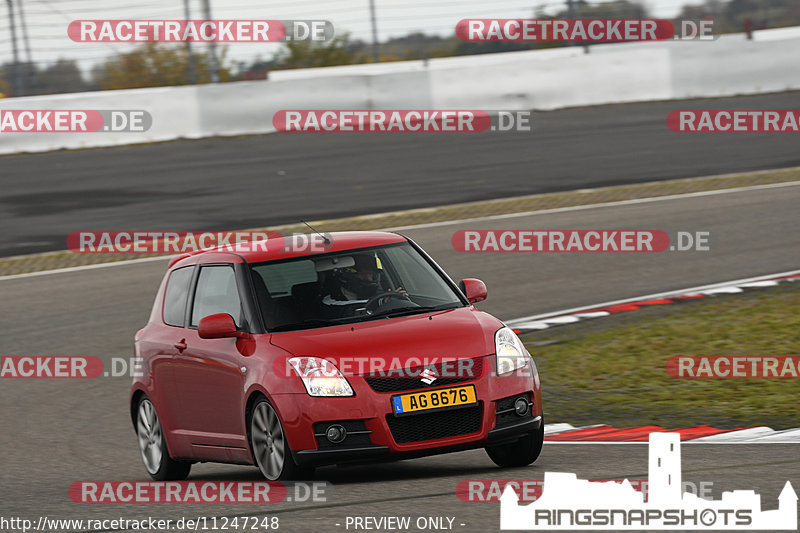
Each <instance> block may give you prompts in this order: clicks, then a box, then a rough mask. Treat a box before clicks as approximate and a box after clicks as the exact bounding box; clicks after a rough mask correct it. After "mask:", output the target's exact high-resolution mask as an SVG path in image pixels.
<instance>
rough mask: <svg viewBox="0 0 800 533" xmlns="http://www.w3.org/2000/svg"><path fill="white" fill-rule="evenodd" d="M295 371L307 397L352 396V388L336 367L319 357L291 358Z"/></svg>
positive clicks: (290, 361) (290, 362)
mask: <svg viewBox="0 0 800 533" xmlns="http://www.w3.org/2000/svg"><path fill="white" fill-rule="evenodd" d="M289 364H290V365H292V368H294V369H295V371H296V372H297V374H298V375H299V376H300V379H302V380H303V385H305V386H306V391H308V395H309V396H352V395H353V388H352V387H351V386H350V383H348V382H347V379H346V378H345V377H344V376H343V375H342V373H341V372H340V371H339V369H338V368H336V365H334V364H333V363H331V362H330V361H328V360H327V359H322V358H321V357H292V358H291V359H289Z"/></svg>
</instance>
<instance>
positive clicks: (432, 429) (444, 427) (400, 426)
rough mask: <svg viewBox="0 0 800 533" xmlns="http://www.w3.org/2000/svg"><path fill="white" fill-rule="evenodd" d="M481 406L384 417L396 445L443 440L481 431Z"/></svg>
mask: <svg viewBox="0 0 800 533" xmlns="http://www.w3.org/2000/svg"><path fill="white" fill-rule="evenodd" d="M481 412H482V409H481V404H480V403H479V404H478V405H471V406H469V407H462V408H459V409H449V410H447V411H437V412H434V413H423V414H418V415H409V416H401V417H396V416H394V415H386V422H387V423H388V424H389V429H390V430H391V432H392V437H394V440H395V442H397V443H398V444H403V443H408V442H421V441H424V440H434V439H444V438H447V437H456V436H459V435H469V434H470V433H477V432H479V431H480V430H481Z"/></svg>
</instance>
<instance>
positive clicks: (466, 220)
mask: <svg viewBox="0 0 800 533" xmlns="http://www.w3.org/2000/svg"><path fill="white" fill-rule="evenodd" d="M796 185H800V181H786V182H783V183H769V184H766V185H750V186H747V187H738V188H733V189H717V190H713V191H698V192H686V193H681V194H669V195H667V196H649V197H647V198H634V199H631V200H619V201H616V202H602V203H599V204H586V205H575V206H569V207H555V208H553V209H541V210H538V211H524V212H521V213H508V214H505V215H491V216H485V217H475V218H462V219H460V220H448V221H445V222H430V223H427V224H412V225H409V226H396V227H394V228H385V229H382V230H376V231H405V230H409V229H421V228H435V227H441V226H452V225H455V224H466V223H471V222H482V221H484V220H504V219H508V218H518V217H529V216H534V215H550V214H553V213H568V212H570V211H583V210H585V209H597V208H603V207H619V206H621V205H636V204H646V203H651V202H661V201H666V200H678V199H683V198H697V197H701V196H716V195H719V194H730V193H736V192H742V191H758V190H762V189H775V188H779V187H794V186H796ZM590 190H592V191H594V190H596V189H590ZM572 192H575V191H572ZM511 199H513V198H504V200H511Z"/></svg>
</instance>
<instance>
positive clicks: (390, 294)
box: [364, 291, 409, 315]
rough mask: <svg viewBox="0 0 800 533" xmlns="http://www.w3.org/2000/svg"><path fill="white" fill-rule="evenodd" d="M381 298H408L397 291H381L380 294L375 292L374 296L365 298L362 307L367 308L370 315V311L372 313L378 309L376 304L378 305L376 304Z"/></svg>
mask: <svg viewBox="0 0 800 533" xmlns="http://www.w3.org/2000/svg"><path fill="white" fill-rule="evenodd" d="M383 298H398V299H403V300H409V297H408V296H406V295H405V294H403V293H402V292H397V291H387V292H382V293H380V294H376V295H375V296H373V297H372V298H370V299H369V300H367V303H365V304H364V309H366V310H367V314H370V315H371V314H372V313H374V312H375V311H376V310H377V309H378V306H379V305H380V304H378V305H376V304H377V303H378V302H380V301H381V300H382V299H383Z"/></svg>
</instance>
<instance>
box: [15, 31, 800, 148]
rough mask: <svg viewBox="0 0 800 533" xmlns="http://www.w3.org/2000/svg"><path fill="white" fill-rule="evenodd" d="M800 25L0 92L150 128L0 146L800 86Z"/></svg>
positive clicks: (33, 137) (28, 138) (99, 142)
mask: <svg viewBox="0 0 800 533" xmlns="http://www.w3.org/2000/svg"><path fill="white" fill-rule="evenodd" d="M798 53H800V28H781V29H776V30H766V31H762V32H756V33H755V38H754V39H753V40H747V39H745V37H744V35H742V34H734V35H725V36H722V37H721V38H720V39H718V40H715V41H687V42H677V41H665V42H650V43H626V44H605V45H596V46H591V47H590V48H589V53H588V54H587V53H584V47H582V46H574V47H565V48H554V49H547V50H533V51H524V52H509V53H504V54H485V55H477V56H461V57H449V58H437V59H431V60H430V61H427V62H425V61H402V62H394V63H384V64H377V65H347V66H341V67H329V68H315V69H302V70H286V71H275V72H272V73H271V74H270V75H271V79H270V80H269V81H250V82H237V83H228V84H216V85H198V86H192V87H164V88H156V89H135V90H125V91H103V92H92V93H72V94H62V95H53V96H36V97H26V98H11V99H4V100H3V99H0V110H11V109H52V110H57V109H96V110H104V109H120V110H131V109H144V110H146V111H148V112H149V113H150V114H151V116H152V118H153V125H152V127H151V129H150V130H149V131H146V132H139V133H130V132H116V133H114V132H96V133H10V132H0V154H9V153H17V152H41V151H48V150H56V149H60V148H86V147H101V146H115V145H123V144H136V143H145V142H153V141H165V140H172V139H180V138H200V137H212V136H218V135H243V134H255V133H270V132H273V131H275V130H274V128H273V126H272V117H273V115H274V113H275V112H276V111H278V110H281V109H411V108H417V109H483V110H498V109H508V110H514V109H539V110H548V109H556V108H560V107H571V106H583V105H596V104H607V103H620V102H636V101H647V100H665V99H683V98H692V97H714V96H729V95H734V94H757V93H762V92H775V91H784V90H789V89H800V68H797V67H798Z"/></svg>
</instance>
